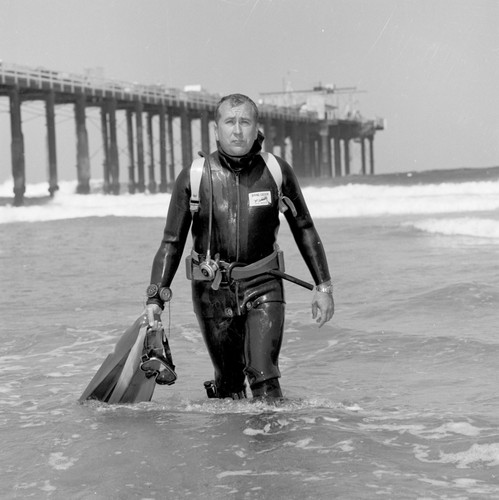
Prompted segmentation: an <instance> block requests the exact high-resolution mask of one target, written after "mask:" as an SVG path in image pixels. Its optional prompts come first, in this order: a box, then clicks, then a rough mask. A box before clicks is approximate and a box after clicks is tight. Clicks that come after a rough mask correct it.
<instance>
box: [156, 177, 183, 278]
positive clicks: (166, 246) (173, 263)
mask: <svg viewBox="0 0 499 500" xmlns="http://www.w3.org/2000/svg"><path fill="white" fill-rule="evenodd" d="M189 173H190V169H188V168H185V169H183V170H182V171H181V172H180V174H179V175H178V177H177V180H176V182H175V186H174V188H173V192H172V196H171V199H170V206H169V207H168V215H167V217H166V224H165V229H164V232H163V239H162V241H161V244H160V246H159V249H158V251H157V252H156V255H155V257H154V260H153V264H152V270H151V283H160V284H161V285H162V286H170V284H171V282H172V281H173V278H174V276H175V273H176V271H177V269H178V266H179V264H180V259H181V258H182V253H183V251H184V247H185V242H186V240H187V236H188V234H189V228H190V225H191V220H192V216H191V211H190V208H189V204H190V196H191V191H190V175H189Z"/></svg>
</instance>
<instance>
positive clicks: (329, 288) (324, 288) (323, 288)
mask: <svg viewBox="0 0 499 500" xmlns="http://www.w3.org/2000/svg"><path fill="white" fill-rule="evenodd" d="M315 289H316V290H317V291H318V292H322V293H329V295H333V285H332V284H331V282H329V281H326V282H325V283H321V284H320V285H317V286H316V287H315Z"/></svg>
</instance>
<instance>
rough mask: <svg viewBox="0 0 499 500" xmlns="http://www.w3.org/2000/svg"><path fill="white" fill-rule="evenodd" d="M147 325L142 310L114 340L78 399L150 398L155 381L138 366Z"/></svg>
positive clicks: (131, 400)
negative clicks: (111, 347) (107, 353)
mask: <svg viewBox="0 0 499 500" xmlns="http://www.w3.org/2000/svg"><path fill="white" fill-rule="evenodd" d="M147 328H148V321H147V316H146V315H144V314H142V315H141V316H139V317H138V318H137V320H136V321H135V322H134V323H133V325H131V326H130V327H129V328H128V329H127V330H126V331H125V333H124V334H123V335H122V336H121V338H120V339H119V340H118V342H117V344H116V346H115V348H114V350H113V352H112V353H111V354H109V355H108V356H107V358H106V359H105V360H104V362H103V363H102V365H101V367H100V368H99V370H97V373H96V374H95V375H94V377H93V378H92V380H91V381H90V383H89V384H88V386H87V387H86V389H85V390H84V391H83V394H82V395H81V396H80V398H79V401H80V402H81V401H86V400H88V399H96V400H98V401H103V402H107V403H138V402H141V401H150V400H151V398H152V396H153V393H154V388H155V386H156V381H155V379H154V378H147V377H146V373H145V372H144V371H143V370H141V369H140V364H141V362H142V355H143V353H144V341H145V338H146V331H147Z"/></svg>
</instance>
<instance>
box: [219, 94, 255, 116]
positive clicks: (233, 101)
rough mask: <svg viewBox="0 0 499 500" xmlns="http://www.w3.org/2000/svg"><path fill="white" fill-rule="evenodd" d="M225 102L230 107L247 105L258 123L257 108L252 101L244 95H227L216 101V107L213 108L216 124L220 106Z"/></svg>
mask: <svg viewBox="0 0 499 500" xmlns="http://www.w3.org/2000/svg"><path fill="white" fill-rule="evenodd" d="M226 101H229V103H230V105H231V106H232V107H234V106H241V104H245V103H248V104H249V105H250V106H251V107H252V108H253V112H254V114H255V121H256V122H258V107H257V105H256V104H255V103H254V101H253V100H252V99H250V98H249V97H248V96H247V95H244V94H229V95H226V96H225V97H222V99H220V101H218V104H217V107H216V108H215V122H218V120H219V119H220V106H221V105H222V104H223V103H224V102H226Z"/></svg>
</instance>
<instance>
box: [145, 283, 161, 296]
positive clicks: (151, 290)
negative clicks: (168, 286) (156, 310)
mask: <svg viewBox="0 0 499 500" xmlns="http://www.w3.org/2000/svg"><path fill="white" fill-rule="evenodd" d="M158 290H159V288H158V285H154V284H152V285H149V286H148V287H147V290H146V295H147V296H148V297H149V298H152V297H154V296H155V295H156V294H157V293H158Z"/></svg>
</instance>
